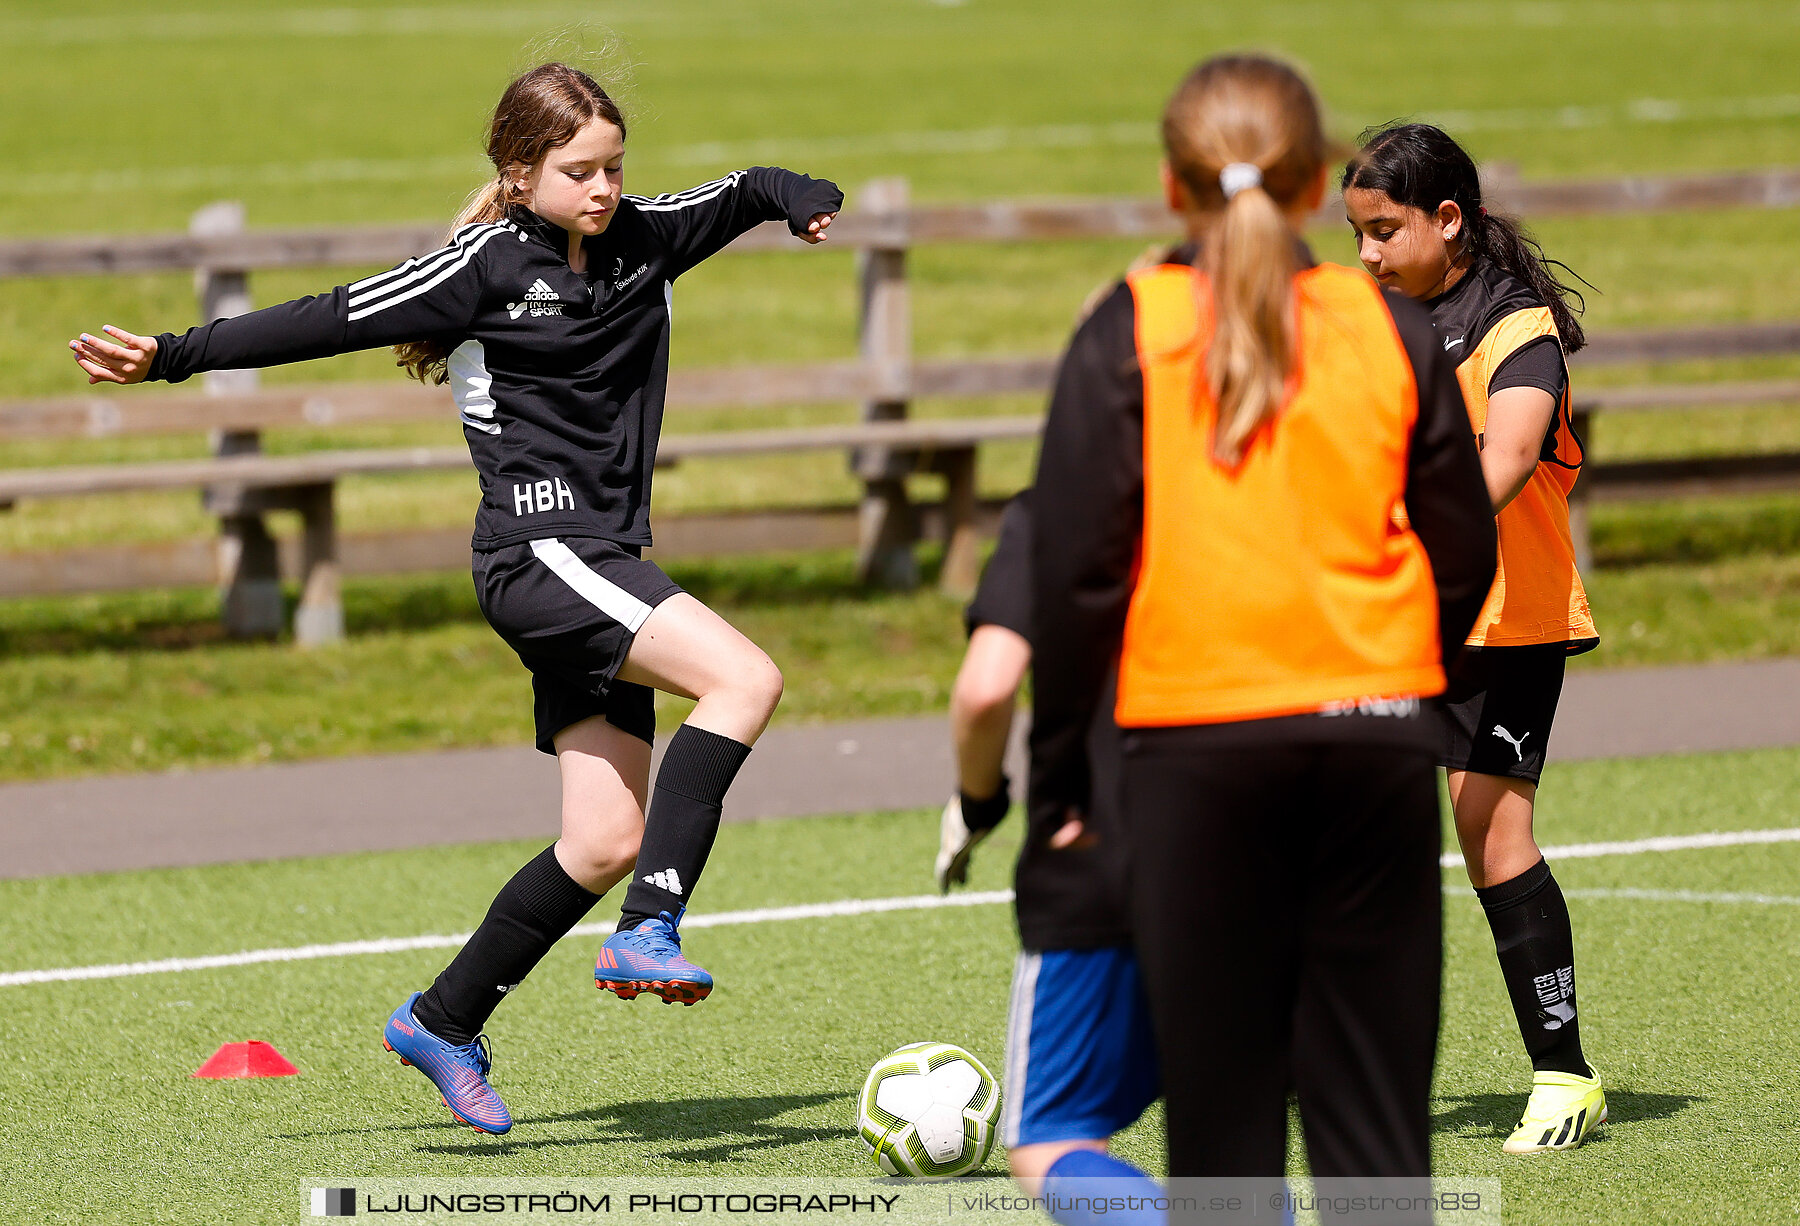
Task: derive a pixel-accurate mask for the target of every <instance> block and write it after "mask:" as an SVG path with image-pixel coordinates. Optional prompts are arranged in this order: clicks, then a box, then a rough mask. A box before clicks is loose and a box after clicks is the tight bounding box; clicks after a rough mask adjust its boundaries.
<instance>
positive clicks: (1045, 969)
mask: <svg viewBox="0 0 1800 1226" xmlns="http://www.w3.org/2000/svg"><path fill="white" fill-rule="evenodd" d="M1161 1082H1162V1076H1161V1070H1160V1069H1159V1068H1158V1067H1157V1062H1156V1039H1155V1036H1154V1035H1153V1034H1152V1033H1151V1030H1150V1006H1149V1004H1148V1002H1147V1001H1146V1000H1145V999H1144V984H1143V980H1142V978H1141V977H1140V976H1139V975H1138V964H1137V954H1136V953H1135V952H1133V950H1132V949H1131V948H1130V947H1129V946H1114V947H1110V948H1105V949H1048V950H1044V951H1042V952H1038V951H1034V950H1029V949H1028V950H1025V951H1024V952H1023V953H1021V954H1020V955H1019V961H1018V964H1017V966H1016V967H1015V969H1014V971H1013V989H1012V1008H1011V1011H1010V1012H1009V1014H1008V1016H1007V1023H1006V1108H1005V1111H1004V1114H1003V1115H1002V1117H1001V1135H1002V1137H1003V1139H1004V1141H1005V1143H1006V1146H1007V1148H1009V1149H1013V1148H1017V1147H1018V1146H1021V1145H1039V1144H1042V1143H1044V1142H1047V1141H1095V1140H1104V1139H1105V1138H1107V1137H1110V1136H1112V1134H1113V1133H1115V1132H1118V1131H1119V1130H1120V1129H1122V1128H1124V1127H1126V1126H1127V1125H1129V1124H1131V1123H1132V1122H1133V1121H1134V1120H1136V1119H1137V1118H1138V1116H1140V1115H1142V1114H1143V1113H1144V1109H1145V1108H1146V1107H1148V1106H1149V1105H1150V1104H1151V1103H1153V1102H1155V1101H1156V1096H1157V1095H1158V1094H1159V1093H1160V1092H1161Z"/></svg>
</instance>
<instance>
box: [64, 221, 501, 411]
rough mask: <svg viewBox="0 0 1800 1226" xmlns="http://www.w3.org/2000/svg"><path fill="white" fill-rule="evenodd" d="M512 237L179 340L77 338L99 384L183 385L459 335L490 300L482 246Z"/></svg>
mask: <svg viewBox="0 0 1800 1226" xmlns="http://www.w3.org/2000/svg"><path fill="white" fill-rule="evenodd" d="M500 232H502V228H501V227H499V226H492V225H481V226H467V227H464V229H463V230H461V231H460V232H459V233H458V234H457V236H456V238H455V240H454V241H453V242H452V243H451V244H450V245H449V246H447V247H445V248H443V249H442V250H439V251H434V252H432V253H431V254H429V255H423V256H419V257H418V258H416V259H411V260H407V261H406V262H405V263H403V264H401V265H400V266H399V267H397V268H393V269H390V270H389V271H387V272H384V273H377V274H376V275H374V276H372V277H365V278H364V279H363V280H361V281H357V282H354V283H353V284H350V285H340V286H338V287H337V288H336V289H334V290H332V291H331V292H330V293H327V294H319V295H316V296H314V297H311V298H296V299H295V300H294V301H292V302H284V303H281V304H280V305H278V306H272V307H265V308H263V309H262V310H260V311H251V312H249V313H247V314H244V315H234V316H232V317H231V318H229V319H215V320H213V321H212V322H211V323H208V324H202V325H200V326H199V327H197V328H189V329H188V330H187V332H185V333H183V334H181V335H179V336H177V335H176V334H175V333H173V332H164V333H162V334H161V335H160V336H155V337H147V336H136V335H134V334H132V333H130V332H126V331H125V330H124V329H122V328H115V327H112V326H111V325H108V326H107V327H106V328H104V329H102V331H103V332H105V333H106V336H107V337H110V338H111V339H110V340H107V339H102V338H101V337H98V336H95V335H93V334H91V333H83V334H82V335H81V336H80V337H78V338H77V339H75V340H72V341H70V342H69V348H70V350H72V351H73V353H74V355H75V361H76V362H77V363H79V364H80V366H81V368H82V370H83V371H85V372H86V373H87V377H88V382H89V383H140V382H142V381H144V380H145V379H163V380H167V381H168V382H170V383H179V382H181V381H182V380H183V379H186V378H189V377H190V376H192V375H196V374H199V373H200V372H201V371H204V370H241V369H244V368H246V367H261V366H279V365H282V364H283V363H286V362H304V361H307V360H309V359H312V358H324V357H331V356H332V355H334V354H339V353H349V352H351V351H352V350H356V349H378V348H381V347H382V346H384V345H396V344H400V343H402V342H404V341H416V340H426V339H429V338H433V337H454V336H456V335H458V334H459V333H461V332H463V331H464V330H466V329H467V328H468V326H469V324H470V322H471V321H472V320H473V319H474V317H475V312H476V309H477V307H478V305H479V303H480V299H481V292H482V281H483V265H482V262H481V258H480V257H481V249H482V247H483V246H485V245H486V243H487V242H488V241H489V240H490V239H491V238H493V237H494V236H495V234H497V233H500Z"/></svg>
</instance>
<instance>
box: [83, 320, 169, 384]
mask: <svg viewBox="0 0 1800 1226" xmlns="http://www.w3.org/2000/svg"><path fill="white" fill-rule="evenodd" d="M101 331H102V332H105V333H106V334H107V335H108V336H110V337H112V338H113V340H114V341H117V342H118V344H116V345H115V344H112V343H111V342H108V341H103V340H101V339H100V338H99V337H97V336H89V335H88V334H87V333H86V332H83V333H82V334H81V335H80V336H79V337H77V338H76V339H75V340H72V341H70V342H69V348H70V349H72V350H73V351H74V353H75V363H76V365H78V366H80V367H81V369H83V370H85V371H87V377H88V382H89V383H142V382H143V381H144V377H145V376H146V375H148V374H149V373H150V362H151V360H152V359H153V358H155V357H156V338H155V337H152V336H133V335H132V334H131V333H129V332H127V331H125V329H123V328H115V327H113V326H112V325H111V324H107V325H106V327H104V328H102V329H101Z"/></svg>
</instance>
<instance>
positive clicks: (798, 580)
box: [0, 499, 1800, 780]
mask: <svg viewBox="0 0 1800 1226" xmlns="http://www.w3.org/2000/svg"><path fill="white" fill-rule="evenodd" d="M1797 503H1800V500H1795V499H1765V500H1762V501H1761V502H1760V503H1759V504H1755V505H1753V507H1752V508H1751V510H1750V512H1749V514H1748V515H1747V516H1746V515H1744V514H1740V513H1739V511H1740V508H1739V506H1738V505H1737V504H1735V503H1726V504H1721V505H1718V506H1716V507H1713V508H1710V509H1709V510H1710V513H1705V514H1690V513H1685V512H1679V511H1675V510H1667V511H1664V512H1663V518H1662V520H1661V521H1656V522H1653V523H1652V526H1651V528H1650V529H1647V530H1646V529H1643V528H1642V526H1641V525H1640V524H1639V523H1638V522H1637V521H1632V520H1626V521H1623V522H1620V521H1614V520H1611V519H1609V518H1608V516H1609V515H1610V514H1611V509H1607V511H1606V513H1605V514H1596V516H1595V521H1596V526H1595V538H1596V543H1597V548H1599V549H1600V551H1601V557H1602V558H1603V559H1605V558H1606V557H1608V556H1609V553H1612V554H1617V555H1620V556H1624V557H1626V558H1628V559H1630V560H1631V561H1632V562H1634V565H1632V566H1631V567H1628V568H1617V567H1602V568H1600V569H1598V570H1596V571H1595V572H1594V573H1592V574H1590V575H1589V576H1588V577H1587V578H1588V589H1589V593H1590V596H1591V598H1592V600H1593V603H1594V607H1595V608H1596V609H1598V610H1599V617H1600V626H1601V634H1602V636H1603V643H1602V647H1601V649H1600V650H1599V651H1596V652H1592V653H1590V654H1588V655H1584V656H1579V657H1577V658H1576V660H1575V662H1574V666H1575V667H1577V668H1592V667H1608V666H1613V665H1621V664H1663V663H1678V662H1698V661H1704V660H1715V659H1727V658H1743V657H1760V656H1774V655H1788V654H1797V653H1800V557H1796V556H1793V555H1792V554H1791V553H1770V552H1767V551H1766V550H1765V548H1764V545H1763V542H1764V541H1766V540H1767V539H1769V538H1770V537H1775V538H1776V539H1778V540H1786V539H1791V538H1796V537H1800V505H1797ZM926 560H927V566H926V586H925V587H923V588H921V589H920V590H919V591H916V592H910V593H872V592H866V591H863V590H862V589H861V588H859V587H858V586H857V585H856V583H855V577H854V562H853V559H852V557H851V556H850V555H849V554H848V553H845V552H832V553H821V554H794V555H786V556H779V555H777V556H764V557H740V558H727V559H716V560H712V561H688V562H671V563H669V564H668V570H669V571H670V573H671V575H672V576H673V577H674V578H675V579H676V580H677V581H678V582H680V583H681V584H682V585H683V586H685V587H686V588H687V589H688V590H689V591H691V592H693V593H694V594H695V595H696V596H698V597H699V598H700V599H702V600H704V601H705V602H706V603H707V604H709V605H711V606H712V607H713V608H715V609H717V610H719V611H720V612H721V613H722V614H724V615H725V616H726V617H728V618H729V619H730V620H731V621H732V623H733V624H734V625H736V626H737V627H739V628H740V629H741V630H743V631H744V633H746V634H748V635H749V636H750V637H751V638H752V639H753V640H755V641H756V642H757V643H759V644H760V645H761V646H762V647H763V648H764V649H765V650H767V651H768V652H769V653H770V654H771V655H772V656H773V657H774V659H775V660H776V662H777V663H778V664H780V666H781V668H782V671H783V673H784V674H785V676H786V678H787V691H786V694H785V695H784V697H783V699H782V704H781V709H780V710H779V711H778V712H777V715H776V719H777V721H778V722H782V723H809V722H818V721H826V720H843V719H862V718H875V717H885V716H908V715H937V714H940V713H942V712H943V711H944V710H945V708H946V706H947V704H948V702H949V694H950V683H951V681H952V679H953V678H954V677H955V674H956V668H957V664H958V662H959V661H960V659H961V655H962V650H963V634H962V625H961V617H960V604H959V602H957V601H955V600H952V599H950V598H948V597H946V596H943V595H942V594H940V593H938V592H937V591H935V590H934V589H933V588H931V587H930V581H931V575H932V568H931V564H930V563H931V558H930V554H929V552H927V555H926ZM344 606H345V617H346V622H347V625H348V631H349V635H348V638H347V639H346V640H345V641H344V642H343V643H341V644H338V645H336V646H333V647H329V648H323V649H318V650H311V651H302V650H297V649H295V648H294V647H293V646H292V645H291V644H289V643H286V642H277V643H240V642H230V641H227V640H225V638H224V637H223V632H222V631H221V629H220V627H219V622H218V606H217V597H216V596H215V595H214V594H213V593H212V592H210V591H165V592H141V593H127V594H119V595H105V596H87V597H80V598H63V599H43V600H16V601H7V602H0V780H18V779H38V778H51V777H57V776H64V775H77V774H96V773H111V772H120V771H132V770H165V769H170V768H174V767H193V766H212V765H231V764H245V763H255V762H261V761H290V760H297V759H303V758H311V757H322V756H336V755H343V754H364V753H387V752H402V751H412V750H426V749H437V748H445V747H450V746H480V745H495V744H522V743H525V742H527V741H529V740H530V737H531V706H530V683H529V679H528V677H527V675H526V673H525V671H524V669H523V667H522V666H521V665H520V664H519V662H518V660H517V659H516V658H515V657H514V656H513V654H512V652H511V650H510V649H508V648H507V647H506V646H505V644H503V643H502V642H501V641H500V639H499V638H498V637H497V636H496V635H495V634H494V633H493V631H492V630H490V629H489V628H488V626H487V625H486V623H484V622H483V621H482V620H481V615H480V612H479V610H478V609H477V608H476V606H475V598H474V592H473V590H472V588H471V587H470V585H469V580H468V576H467V575H466V574H460V573H445V574H424V575H401V576H388V577H381V578H366V579H352V580H349V581H347V582H346V583H345V585H344ZM660 702H661V706H660V708H659V714H660V720H661V723H662V726H663V727H664V729H665V730H667V729H670V728H672V727H673V726H674V724H675V723H676V722H677V721H679V720H680V718H681V717H682V714H683V713H684V712H685V710H686V706H685V704H683V703H680V702H678V701H676V700H674V699H667V698H665V699H662V700H660Z"/></svg>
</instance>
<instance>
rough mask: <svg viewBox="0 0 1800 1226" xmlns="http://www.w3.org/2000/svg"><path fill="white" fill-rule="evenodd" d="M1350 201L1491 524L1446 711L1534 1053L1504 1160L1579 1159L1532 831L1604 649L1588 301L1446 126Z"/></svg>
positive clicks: (1588, 1073)
mask: <svg viewBox="0 0 1800 1226" xmlns="http://www.w3.org/2000/svg"><path fill="white" fill-rule="evenodd" d="M1341 186H1342V187H1343V190H1344V210H1345V212H1346V214H1347V215H1348V218H1349V221H1350V226H1351V229H1353V230H1354V231H1355V233H1356V240H1357V254H1358V255H1359V256H1360V257H1361V259H1362V263H1363V267H1365V268H1366V269H1368V271H1369V272H1370V273H1371V274H1372V275H1373V276H1374V277H1375V279H1376V280H1377V281H1379V282H1381V284H1383V285H1384V286H1387V287H1390V288H1392V289H1397V290H1399V291H1400V292H1401V293H1403V294H1405V295H1406V296H1407V297H1408V298H1412V299H1415V300H1417V301H1419V302H1422V303H1423V304H1424V305H1425V306H1426V307H1427V308H1429V309H1430V311H1431V320H1432V324H1433V326H1434V328H1435V330H1436V332H1437V335H1438V338H1439V343H1440V344H1442V345H1443V348H1444V352H1445V354H1447V355H1448V356H1449V357H1450V359H1451V360H1452V361H1454V362H1455V363H1456V377H1457V380H1458V382H1460V383H1461V384H1462V390H1463V397H1464V399H1465V400H1467V402H1468V407H1469V417H1470V423H1471V425H1472V427H1473V429H1474V431H1475V437H1476V440H1477V442H1478V443H1479V445H1480V447H1481V468H1482V475H1483V477H1484V478H1485V479H1486V482H1487V490H1488V496H1489V497H1490V498H1491V499H1492V501H1493V504H1494V514H1495V515H1496V516H1497V517H1498V527H1499V534H1500V553H1499V571H1498V573H1497V575H1496V576H1495V580H1494V588H1493V591H1492V592H1491V593H1490V594H1489V596H1488V601H1487V604H1486V605H1485V606H1484V607H1483V608H1482V610H1481V616H1480V617H1479V618H1478V619H1477V620H1476V622H1475V628H1474V630H1473V631H1472V632H1471V633H1470V635H1469V640H1468V642H1469V650H1468V652H1467V654H1466V655H1465V656H1464V657H1463V660H1462V663H1461V665H1460V666H1459V667H1458V668H1457V670H1456V671H1455V673H1454V674H1453V675H1452V676H1451V679H1450V688H1449V689H1448V690H1447V691H1446V692H1445V694H1444V695H1443V697H1442V698H1441V699H1439V700H1438V702H1437V703H1436V704H1435V708H1436V713H1437V716H1438V720H1439V723H1440V725H1441V727H1442V732H1443V736H1444V743H1443V748H1442V757H1441V758H1440V763H1441V764H1442V765H1443V766H1444V767H1445V768H1446V770H1447V771H1448V772H1449V784H1450V801H1451V805H1452V807H1453V808H1454V810H1455V816H1456V837H1457V840H1458V841H1459V842H1460V843H1461V844H1462V851H1463V856H1464V858H1465V860H1466V862H1467V865H1468V872H1469V881H1470V883H1471V884H1472V885H1473V886H1474V887H1475V894H1476V896H1477V897H1478V898H1479V899H1480V900H1481V905H1482V907H1483V909H1484V910H1485V911H1486V912H1487V918H1488V925H1489V926H1490V927H1491V928H1492V929H1493V933H1494V944H1495V947H1496V948H1497V950H1498V951H1499V955H1500V970H1501V973H1502V974H1503V975H1504V976H1505V978H1506V988H1507V992H1508V994H1509V995H1510V996H1511V998H1512V1004H1513V1012H1514V1013H1515V1014H1516V1015H1517V1017H1518V1022H1519V1031H1520V1033H1521V1034H1522V1035H1523V1036H1524V1039H1525V1049H1526V1051H1527V1052H1528V1053H1529V1055H1530V1056H1531V1065H1532V1069H1533V1077H1532V1090H1531V1098H1530V1101H1529V1102H1528V1103H1527V1104H1526V1107H1525V1114H1524V1117H1523V1118H1522V1119H1521V1120H1520V1121H1519V1126H1518V1128H1517V1129H1516V1130H1515V1131H1514V1132H1513V1133H1512V1135H1511V1136H1510V1137H1508V1138H1507V1140H1506V1143H1505V1145H1504V1146H1503V1147H1502V1148H1504V1149H1505V1151H1506V1152H1507V1153H1510V1154H1527V1153H1536V1152H1539V1151H1541V1150H1549V1149H1571V1148H1573V1147H1575V1146H1577V1145H1580V1144H1581V1143H1582V1142H1583V1141H1584V1140H1586V1139H1587V1137H1588V1136H1589V1134H1591V1133H1592V1132H1593V1130H1594V1128H1595V1127H1597V1126H1598V1125H1599V1124H1600V1123H1602V1122H1603V1121H1604V1120H1605V1119H1606V1093H1605V1090H1604V1089H1603V1087H1602V1086H1601V1084H1600V1075H1599V1074H1598V1073H1596V1072H1595V1071H1594V1069H1593V1067H1592V1066H1591V1065H1589V1064H1588V1062H1587V1060H1586V1058H1585V1057H1584V1056H1583V1055H1582V1051H1581V1032H1580V1029H1579V1026H1578V1022H1577V1018H1576V1015H1575V941H1574V936H1573V934H1572V933H1571V931H1570V926H1569V908H1568V905H1567V904H1566V903H1565V902H1564V901H1563V896H1562V891H1561V890H1560V889H1559V888H1558V887H1557V884H1556V878H1554V877H1553V876H1551V875H1550V866H1549V865H1548V864H1546V863H1545V862H1544V856H1543V853H1542V852H1540V851H1539V850H1538V845H1537V841H1536V840H1535V838H1534V837H1533V836H1532V829H1531V824H1532V812H1533V807H1534V803H1535V801H1536V798H1537V785H1538V779H1539V777H1540V776H1541V775H1542V773H1543V769H1544V761H1545V750H1546V749H1547V747H1548V742H1549V740H1550V725H1551V723H1552V721H1553V720H1554V719H1555V717H1556V704H1557V700H1558V698H1559V697H1560V696H1561V694H1562V682H1563V667H1564V664H1565V663H1566V661H1567V660H1568V657H1569V656H1571V655H1575V654H1576V653H1578V652H1583V651H1589V650H1592V649H1593V648H1594V647H1595V646H1597V645H1598V644H1599V642H1600V639H1599V636H1598V634H1597V633H1596V631H1595V629H1594V618H1593V615H1592V614H1591V613H1590V612H1589V611H1588V600H1587V592H1586V591H1585V590H1584V589H1583V587H1582V584H1581V576H1580V574H1578V573H1577V571H1576V569H1575V546H1574V543H1573V541H1572V539H1571V537H1570V534H1569V491H1570V490H1571V489H1572V488H1574V485H1575V478H1576V477H1577V475H1578V474H1579V473H1580V470H1581V462H1582V445H1581V440H1580V438H1578V437H1577V436H1576V434H1575V429H1574V422H1573V420H1572V419H1571V417H1570V415H1569V374H1568V367H1567V364H1566V363H1565V361H1564V355H1565V354H1570V353H1574V352H1575V351H1576V350H1577V349H1580V348H1581V346H1582V344H1583V343H1584V341H1585V339H1586V338H1585V337H1584V335H1583V333H1582V330H1581V324H1580V323H1579V321H1577V319H1576V317H1575V310H1573V309H1571V307H1570V305H1569V301H1568V300H1569V299H1571V298H1573V299H1574V300H1575V301H1576V303H1577V304H1579V302H1580V295H1579V294H1577V293H1575V292H1574V291H1572V290H1570V289H1569V288H1568V287H1566V286H1564V285H1563V284H1562V283H1560V282H1559V281H1558V280H1557V278H1556V276H1555V275H1554V273H1553V272H1552V271H1551V267H1550V264H1551V261H1549V260H1546V259H1545V258H1544V255H1543V252H1542V251H1541V250H1540V249H1539V248H1538V246H1537V244H1536V243H1534V242H1532V240H1531V239H1530V238H1528V237H1527V236H1526V235H1525V234H1524V233H1523V232H1522V231H1521V230H1520V229H1519V227H1518V226H1517V224H1515V223H1514V222H1512V221H1511V220H1509V219H1507V218H1505V217H1501V216H1499V215H1498V214H1494V213H1490V212H1489V211H1488V210H1487V209H1486V208H1485V207H1483V205H1482V203H1481V180H1480V178H1479V176H1478V175H1477V174H1476V171H1475V163H1474V162H1473V161H1472V160H1471V159H1470V158H1469V155H1468V154H1467V153H1465V152H1464V151H1463V149H1462V147H1461V146H1460V145H1458V144H1457V143H1456V142H1455V141H1454V140H1452V139H1451V138H1450V136H1449V135H1447V134H1446V133H1445V132H1443V131H1442V130H1440V129H1438V128H1434V127H1432V126H1430V125H1429V124H1420V123H1408V124H1399V125H1396V126H1393V127H1389V128H1386V129H1383V130H1381V131H1378V132H1375V133H1374V134H1373V135H1371V136H1369V137H1368V138H1367V139H1365V141H1364V142H1363V145H1362V148H1361V150H1360V151H1359V152H1358V153H1357V154H1356V156H1355V157H1354V158H1353V159H1352V160H1351V162H1350V164H1349V165H1348V166H1346V167H1345V168H1344V172H1343V177H1342V180H1341Z"/></svg>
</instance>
